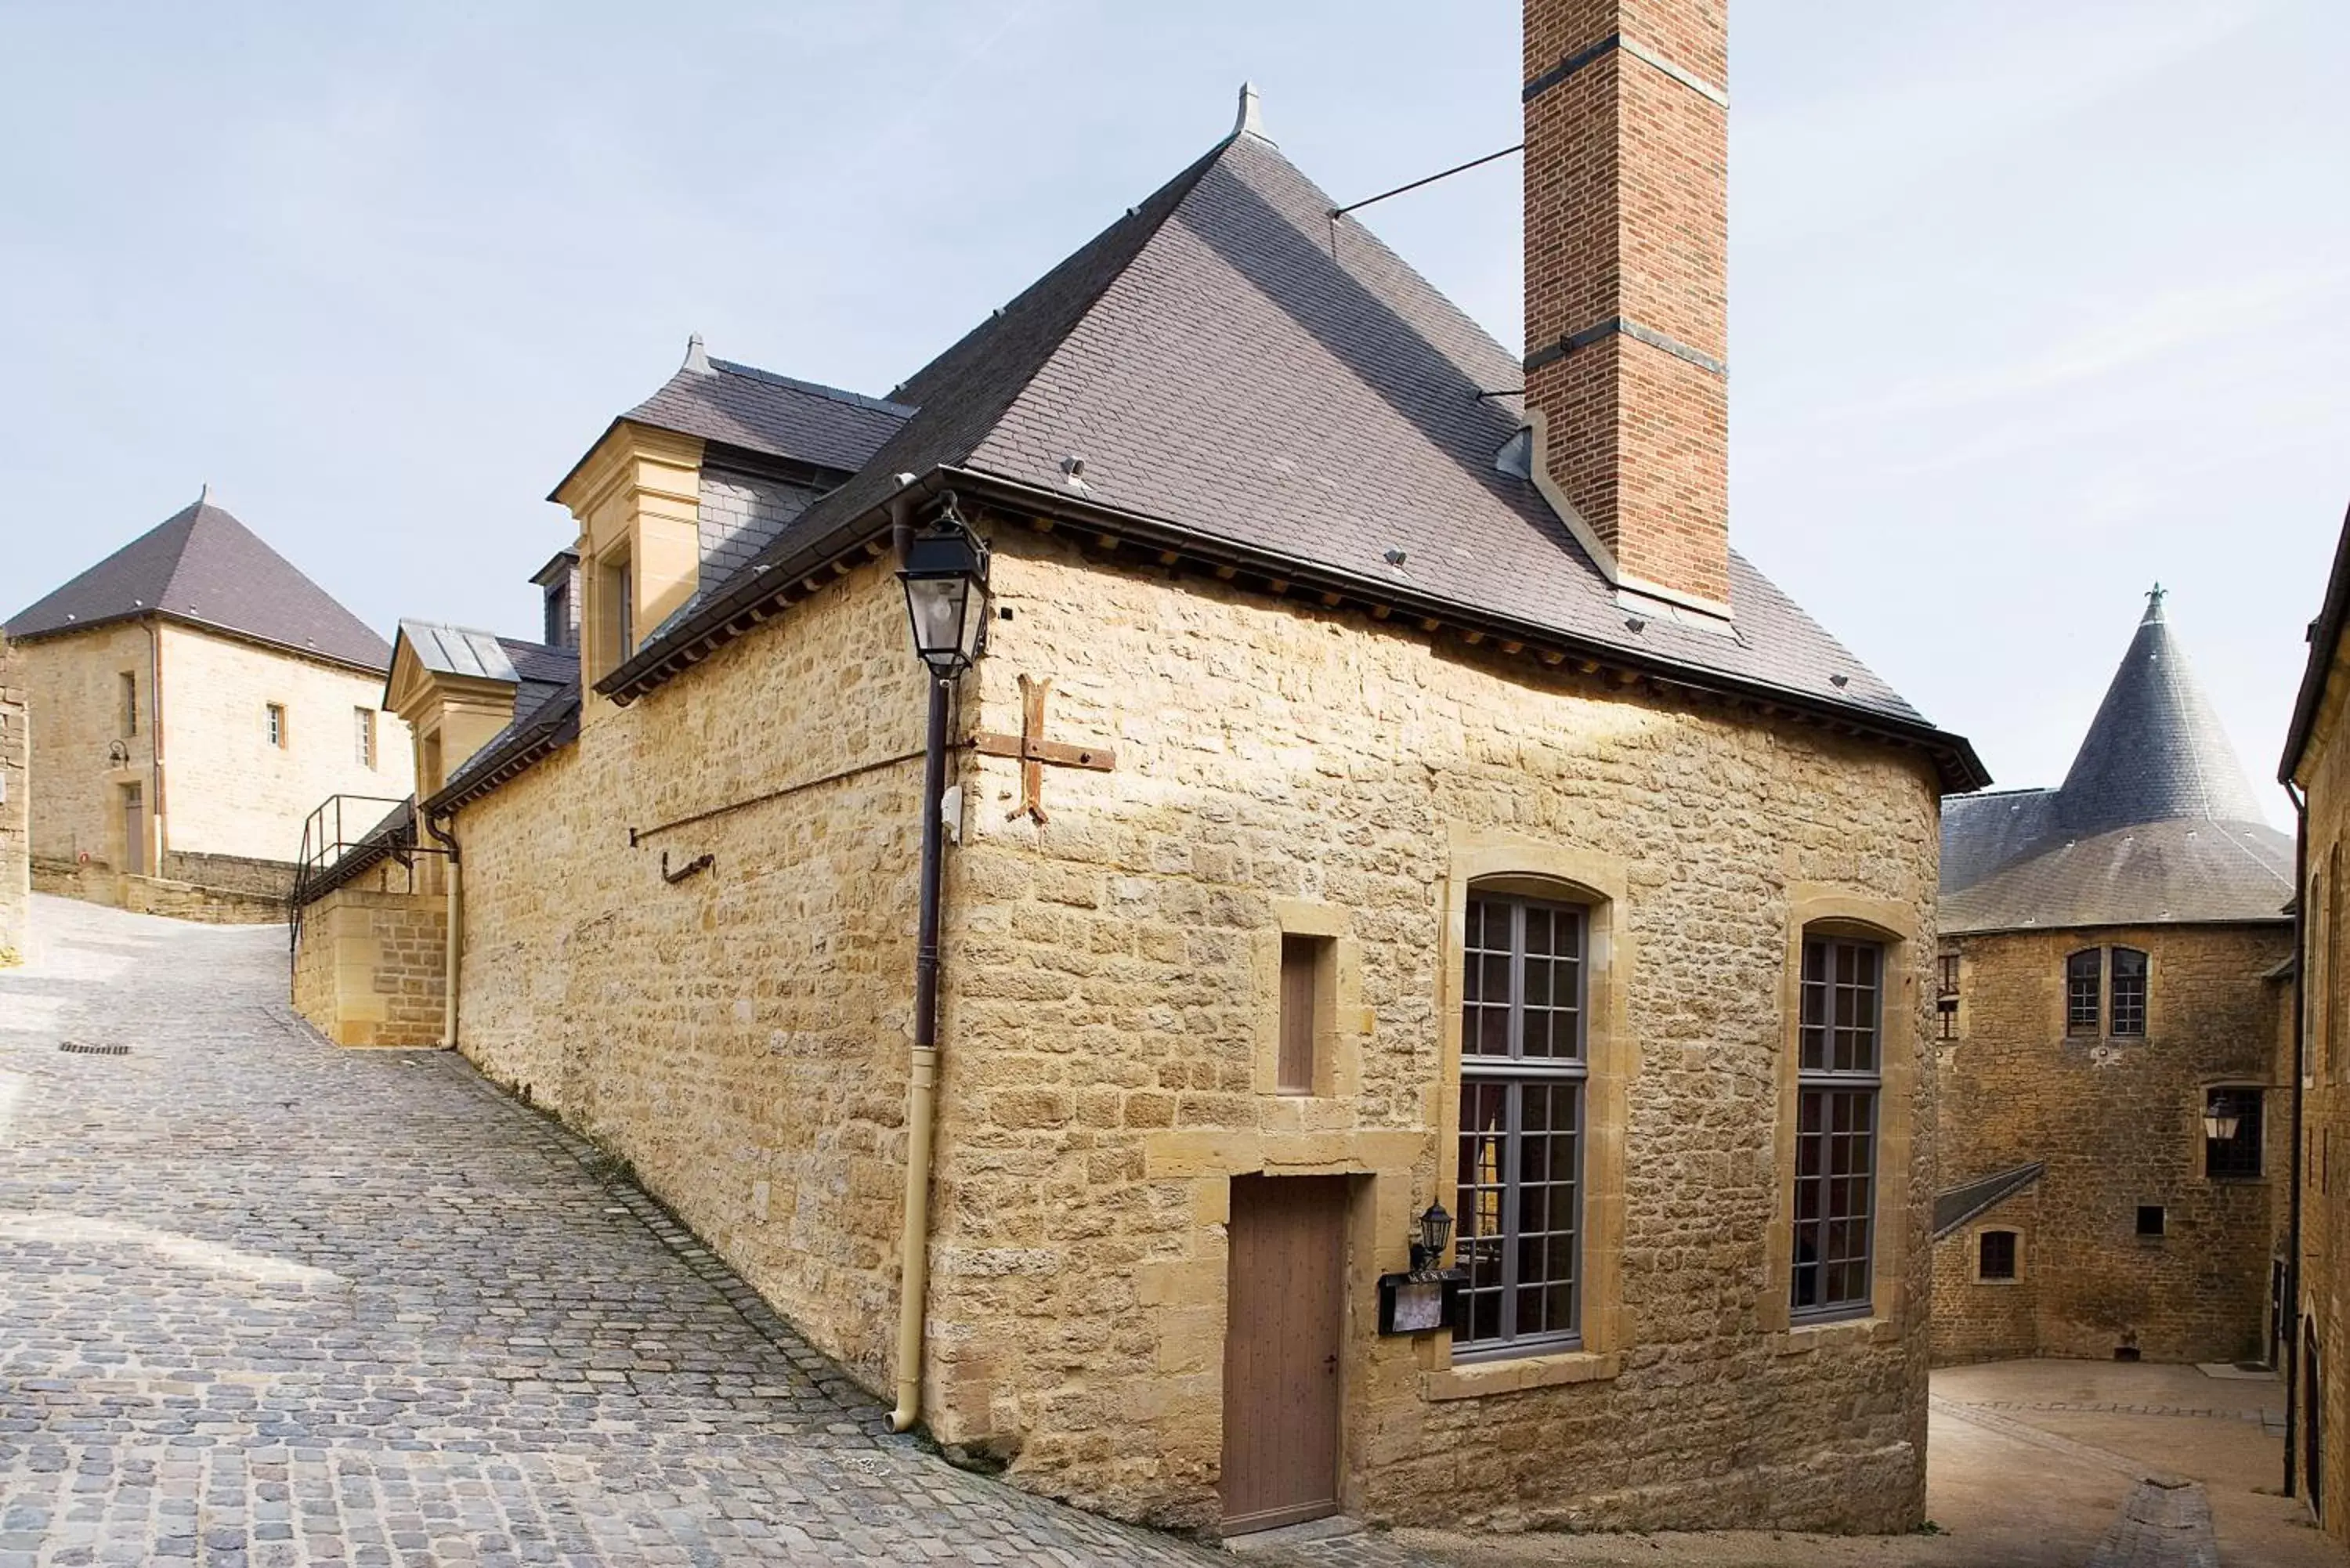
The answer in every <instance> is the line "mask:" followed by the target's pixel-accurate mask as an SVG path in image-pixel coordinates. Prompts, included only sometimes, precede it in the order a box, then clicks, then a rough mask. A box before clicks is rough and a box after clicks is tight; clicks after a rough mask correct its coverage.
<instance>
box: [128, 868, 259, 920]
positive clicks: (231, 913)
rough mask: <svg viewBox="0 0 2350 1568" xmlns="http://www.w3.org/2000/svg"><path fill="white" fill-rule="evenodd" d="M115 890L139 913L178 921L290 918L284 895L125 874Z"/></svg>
mask: <svg viewBox="0 0 2350 1568" xmlns="http://www.w3.org/2000/svg"><path fill="white" fill-rule="evenodd" d="M115 892H116V895H117V897H118V898H120V902H121V905H122V907H123V908H124V909H129V910H130V912H131V913H133V914H137V915H169V916H170V917H171V918H172V919H175V920H196V921H199V922H201V923H203V924H204V925H210V926H274V925H277V924H280V923H282V922H283V921H284V920H285V919H286V900H285V899H283V898H268V897H265V896H264V895H261V894H257V893H240V892H236V891H234V890H231V889H224V888H207V887H205V886H203V884H202V883H198V882H175V881H172V880H171V879H170V878H168V877H119V878H117V879H116V882H115Z"/></svg>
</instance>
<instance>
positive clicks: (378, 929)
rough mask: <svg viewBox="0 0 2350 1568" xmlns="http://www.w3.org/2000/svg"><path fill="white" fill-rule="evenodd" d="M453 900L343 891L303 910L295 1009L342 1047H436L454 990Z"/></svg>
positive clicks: (296, 960)
mask: <svg viewBox="0 0 2350 1568" xmlns="http://www.w3.org/2000/svg"><path fill="white" fill-rule="evenodd" d="M448 929H449V916H448V904H447V902H446V900H445V899H443V898H439V897H436V896H434V895H432V894H427V893H408V892H386V891H381V890H379V889H377V888H369V887H367V886H365V885H363V884H362V885H359V886H352V887H345V888H336V889H335V890H334V891H333V892H331V893H329V894H328V895H327V896H326V897H325V898H320V899H318V900H317V902H315V903H313V904H311V905H310V906H309V907H308V908H307V909H304V910H303V911H302V929H301V940H300V941H299V943H298V944H297V945H296V949H295V954H294V1010H295V1011H296V1012H299V1013H300V1014H301V1015H302V1016H303V1017H305V1018H307V1019H308V1020H309V1021H310V1022H311V1023H314V1024H316V1025H317V1028H318V1032H319V1033H322V1034H324V1035H326V1037H327V1038H328V1039H329V1040H332V1041H334V1042H335V1043H336V1044H338V1045H411V1046H412V1045H434V1044H439V1043H440V1041H441V1033H442V1025H443V1023H444V1015H445V1009H444V1005H443V1002H444V999H445V998H446V997H447V995H448V984H447V980H448V970H447V963H448V948H447V941H446V938H447V934H448Z"/></svg>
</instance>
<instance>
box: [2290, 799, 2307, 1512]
mask: <svg viewBox="0 0 2350 1568" xmlns="http://www.w3.org/2000/svg"><path fill="white" fill-rule="evenodd" d="M2284 793H2285V794H2286V795H2287V796H2289V797H2290V798H2291V799H2292V801H2293V1159H2292V1165H2291V1185H2290V1186H2289V1187H2288V1189H2287V1197H2286V1199H2285V1205H2286V1207H2285V1215H2286V1218H2285V1238H2286V1240H2285V1255H2284V1299H2285V1305H2286V1308H2287V1311H2286V1313H2285V1336H2284V1495H2285V1496H2287V1497H2297V1496H2300V1495H2301V1494H2300V1492H2299V1490H2297V1483H2298V1482H2299V1480H2300V1479H2301V1476H2300V1465H2301V1423H2302V1422H2303V1420H2305V1419H2307V1415H2306V1413H2305V1412H2304V1411H2303V1409H2302V1407H2301V1334H2302V1328H2301V1176H2302V1171H2301V1168H2302V1157H2301V1140H2302V1137H2303V1134H2302V1110H2303V1106H2302V1102H2303V1089H2302V1085H2303V1084H2304V1083H2306V1082H2307V1081H2308V1075H2309V942H2308V931H2309V797H2308V795H2306V794H2303V793H2302V791H2301V789H2300V788H2299V787H2298V786H2297V785H2295V784H2293V781H2292V780H2290V779H2287V780H2286V781H2285V783H2284Z"/></svg>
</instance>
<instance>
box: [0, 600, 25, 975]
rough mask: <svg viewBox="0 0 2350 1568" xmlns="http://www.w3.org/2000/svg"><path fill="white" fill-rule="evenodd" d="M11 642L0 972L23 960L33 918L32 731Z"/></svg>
mask: <svg viewBox="0 0 2350 1568" xmlns="http://www.w3.org/2000/svg"><path fill="white" fill-rule="evenodd" d="M27 714H28V709H27V706H26V692H25V689H24V688H23V687H22V686H20V685H18V684H17V674H16V660H15V658H14V656H13V655H12V654H11V653H10V651H9V648H8V639H7V638H6V637H5V636H0V968H5V967H7V966H9V965H12V964H16V963H21V962H22V961H24V957H25V950H26V941H27V940H28V937H29V933H30V929H31V920H32V893H33V878H32V866H33V861H32V848H33V846H32V834H31V832H30V830H29V826H28V824H27V821H26V813H27V811H28V809H29V807H30V806H31V804H32V794H31V788H30V785H31V779H30V777H29V769H30V767H31V764H32V760H33V732H32V729H31V726H30V724H29V722H27Z"/></svg>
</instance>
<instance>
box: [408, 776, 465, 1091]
mask: <svg viewBox="0 0 2350 1568" xmlns="http://www.w3.org/2000/svg"><path fill="white" fill-rule="evenodd" d="M416 815H417V816H418V817H419V818H420V819H421V820H422V822H423V824H424V831H425V832H427V833H429V834H431V835H432V836H433V837H434V838H436V839H438V840H439V841H440V844H441V846H442V848H444V849H446V850H447V851H448V852H449V870H448V875H447V877H444V878H443V879H442V880H443V884H444V886H445V887H446V889H447V892H448V906H447V908H448V913H447V917H446V920H447V925H448V929H447V930H446V931H445V932H443V933H442V941H443V946H444V947H445V949H446V954H445V967H444V968H443V970H442V981H441V985H442V997H441V1045H442V1049H443V1050H447V1051H453V1050H455V1049H456V1048H457V978H458V973H457V971H458V964H457V955H458V953H459V951H460V950H461V947H460V940H461V939H462V938H463V935H464V929H465V891H464V876H463V872H462V871H460V870H459V869H458V862H457V836H456V834H455V833H454V832H452V831H450V829H451V828H453V827H455V826H456V819H455V818H454V817H452V818H451V819H450V827H449V828H443V827H442V826H441V815H440V814H439V813H438V812H428V811H426V810H425V809H424V807H423V806H422V805H418V806H417V808H416Z"/></svg>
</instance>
